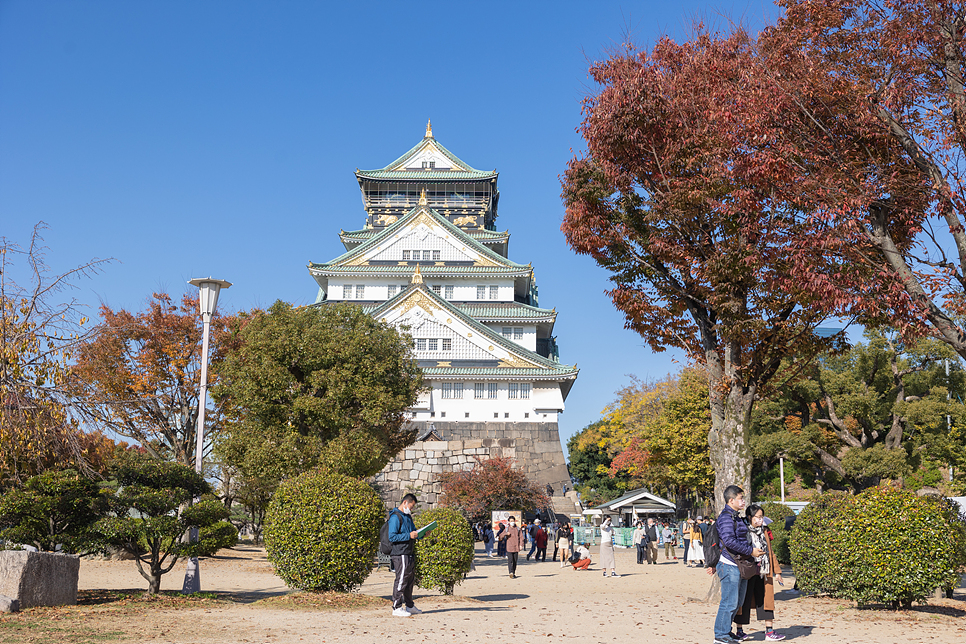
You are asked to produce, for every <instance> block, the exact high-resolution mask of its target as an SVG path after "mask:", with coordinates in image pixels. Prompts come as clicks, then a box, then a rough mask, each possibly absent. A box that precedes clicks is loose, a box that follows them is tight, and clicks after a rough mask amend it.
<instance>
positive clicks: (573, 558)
mask: <svg viewBox="0 0 966 644" xmlns="http://www.w3.org/2000/svg"><path fill="white" fill-rule="evenodd" d="M569 560H570V563H572V564H575V563H577V562H578V561H580V553H579V552H577V551H576V550H574V551H573V552H572V553H570V557H569Z"/></svg>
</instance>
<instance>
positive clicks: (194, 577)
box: [181, 277, 231, 595]
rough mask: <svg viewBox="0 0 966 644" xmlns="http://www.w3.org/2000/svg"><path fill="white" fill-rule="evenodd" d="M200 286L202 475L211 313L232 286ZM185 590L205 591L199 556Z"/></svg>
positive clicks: (198, 449) (194, 537) (207, 282)
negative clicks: (226, 290) (220, 295)
mask: <svg viewBox="0 0 966 644" xmlns="http://www.w3.org/2000/svg"><path fill="white" fill-rule="evenodd" d="M188 283H189V284H191V285H192V286H197V287H198V289H199V294H198V309H199V311H200V312H201V320H202V333H201V387H200V390H199V392H198V425H197V427H196V428H195V472H197V473H198V474H202V471H201V470H202V461H203V456H204V445H205V408H206V405H207V403H208V335H209V332H210V329H211V316H212V314H213V313H214V312H215V308H216V307H217V306H218V291H220V290H221V289H223V288H228V287H229V286H231V282H226V281H224V280H213V279H211V278H210V277H209V278H207V279H200V278H199V279H193V280H191V281H189V282H188ZM188 538H189V539H190V540H191V543H197V541H198V528H191V529H190V531H189V537H188ZM181 592H182V593H183V594H185V595H190V594H191V593H197V592H201V570H200V567H199V565H198V557H189V558H188V566H187V568H186V569H185V573H184V585H183V586H182V587H181Z"/></svg>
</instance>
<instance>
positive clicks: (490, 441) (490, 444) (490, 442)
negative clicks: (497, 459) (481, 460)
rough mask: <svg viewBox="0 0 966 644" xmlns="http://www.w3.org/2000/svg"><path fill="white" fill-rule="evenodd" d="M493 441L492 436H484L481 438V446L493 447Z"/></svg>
mask: <svg viewBox="0 0 966 644" xmlns="http://www.w3.org/2000/svg"><path fill="white" fill-rule="evenodd" d="M494 442H495V441H494V440H493V439H492V438H484V439H483V447H493V443H494Z"/></svg>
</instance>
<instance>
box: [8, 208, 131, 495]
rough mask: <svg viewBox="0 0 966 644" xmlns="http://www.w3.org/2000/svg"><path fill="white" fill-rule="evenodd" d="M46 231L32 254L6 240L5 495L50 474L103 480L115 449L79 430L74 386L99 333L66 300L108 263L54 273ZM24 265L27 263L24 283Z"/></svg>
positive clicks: (95, 262)
mask: <svg viewBox="0 0 966 644" xmlns="http://www.w3.org/2000/svg"><path fill="white" fill-rule="evenodd" d="M43 228H44V226H43V224H38V226H37V227H35V228H34V232H33V236H32V237H31V240H30V244H29V246H28V247H27V248H22V247H21V246H19V245H17V244H16V243H14V242H12V241H10V240H8V239H6V238H0V446H2V449H0V488H3V487H7V486H10V485H19V484H23V483H24V482H25V481H26V480H27V479H29V478H30V477H32V476H35V475H37V474H41V473H43V472H44V471H46V470H49V469H63V468H66V467H71V466H74V467H76V468H78V469H79V470H80V471H82V472H83V473H84V474H86V475H88V476H91V475H94V474H95V473H103V472H105V471H106V468H107V463H108V461H109V460H110V459H111V458H112V456H113V452H114V449H115V444H114V442H113V441H111V440H110V439H108V438H106V437H105V436H103V435H102V434H99V433H96V432H95V433H87V432H85V431H82V430H81V429H80V425H79V423H78V420H77V418H78V416H77V413H76V411H77V410H76V409H74V408H73V402H72V399H71V396H70V392H69V390H68V387H67V381H68V374H69V370H70V363H71V360H72V359H73V357H74V355H75V352H76V350H77V347H78V345H79V344H81V343H83V342H84V341H85V340H86V339H88V338H89V337H90V335H91V334H92V333H93V327H92V325H89V324H88V320H87V318H86V316H84V315H83V313H82V312H81V307H80V304H79V303H78V302H77V301H76V300H75V299H73V298H71V297H67V294H68V292H69V290H70V289H71V288H73V287H74V286H75V282H76V281H77V279H79V278H84V277H88V276H90V275H92V274H94V273H96V272H97V271H98V270H99V269H100V267H102V266H103V264H104V262H105V261H106V260H96V259H95V260H92V261H90V262H87V263H85V264H82V265H80V266H77V267H76V268H73V269H71V270H69V271H67V272H64V273H60V274H54V273H52V272H51V271H50V269H49V268H48V267H47V265H46V264H45V248H44V246H43V239H42V238H41V236H40V235H41V232H42V231H43ZM17 260H22V262H23V264H25V266H21V268H20V270H21V271H22V273H21V274H22V275H23V276H24V277H23V278H21V279H20V281H19V283H18V281H17V280H16V279H15V271H16V270H17V264H18V262H17Z"/></svg>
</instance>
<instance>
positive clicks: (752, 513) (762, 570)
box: [735, 505, 785, 642]
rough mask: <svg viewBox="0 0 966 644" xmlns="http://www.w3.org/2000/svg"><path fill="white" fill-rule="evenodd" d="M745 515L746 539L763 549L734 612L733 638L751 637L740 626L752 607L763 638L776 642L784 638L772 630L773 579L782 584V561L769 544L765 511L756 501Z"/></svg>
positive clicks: (773, 623) (747, 617)
mask: <svg viewBox="0 0 966 644" xmlns="http://www.w3.org/2000/svg"><path fill="white" fill-rule="evenodd" d="M745 515H746V516H747V517H748V522H749V524H750V526H749V527H748V542H749V543H750V544H751V545H752V547H754V548H758V549H759V550H762V551H764V553H763V554H762V555H761V556H759V557H756V558H755V560H756V562H757V563H758V574H757V575H755V576H754V577H752V578H751V579H749V580H748V588H747V590H746V591H745V601H744V603H743V604H742V605H741V606H739V607H738V612H737V613H736V614H735V624H736V625H737V626H738V628H737V631H736V637H735V639H738V640H745V639H748V638H749V637H750V636H749V635H747V634H745V632H744V630H743V629H742V626H745V625H747V624H749V623H750V622H751V611H752V609H755V610H757V612H758V621H759V622H765V640H766V641H769V642H778V641H780V640H783V639H785V636H784V635H782V634H780V633H778V632H777V631H776V630H775V581H776V580H777V581H778V583H779V584H781V585H783V586H784V585H785V582H784V580H782V569H781V565H780V564H779V563H778V557H776V556H775V552H774V550H773V549H772V547H771V541H772V538H773V537H772V534H771V530H769V529H768V528H767V527H766V526H765V511H764V510H762V508H761V506H759V505H749V506H748V509H747V510H745Z"/></svg>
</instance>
